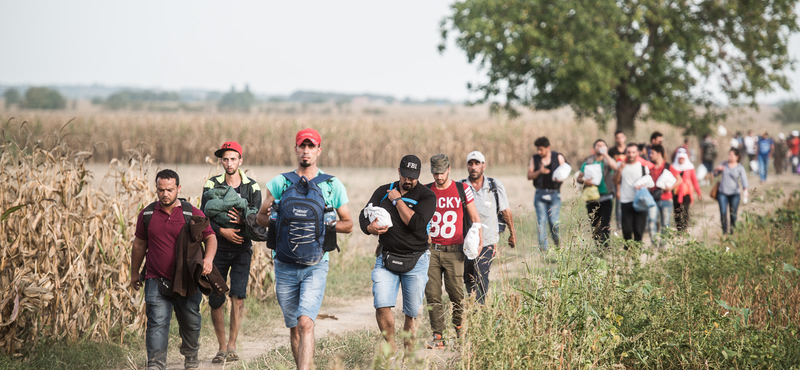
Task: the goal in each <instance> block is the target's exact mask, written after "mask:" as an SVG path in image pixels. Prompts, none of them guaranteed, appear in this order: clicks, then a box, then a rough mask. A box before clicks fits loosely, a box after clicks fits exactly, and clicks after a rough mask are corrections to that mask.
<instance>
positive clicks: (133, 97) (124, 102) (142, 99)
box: [92, 90, 181, 110]
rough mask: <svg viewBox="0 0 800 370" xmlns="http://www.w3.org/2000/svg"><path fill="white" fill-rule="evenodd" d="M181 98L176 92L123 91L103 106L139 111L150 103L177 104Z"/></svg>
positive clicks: (112, 95)
mask: <svg viewBox="0 0 800 370" xmlns="http://www.w3.org/2000/svg"><path fill="white" fill-rule="evenodd" d="M180 100H181V97H180V96H179V95H178V93H176V92H155V91H151V90H144V91H131V90H123V91H120V92H118V93H114V94H111V96H109V97H108V99H106V100H105V101H103V102H102V104H103V105H104V106H105V107H106V108H107V109H111V110H119V109H134V110H138V109H141V108H142V107H144V104H145V103H148V102H176V101H180ZM92 102H93V103H95V104H96V103H100V102H101V100H99V99H93V100H92Z"/></svg>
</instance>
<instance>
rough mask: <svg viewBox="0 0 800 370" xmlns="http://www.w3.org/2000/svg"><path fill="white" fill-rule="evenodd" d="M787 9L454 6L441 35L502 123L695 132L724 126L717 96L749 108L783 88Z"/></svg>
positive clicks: (638, 1)
mask: <svg viewBox="0 0 800 370" xmlns="http://www.w3.org/2000/svg"><path fill="white" fill-rule="evenodd" d="M796 2H797V0H764V1H750V0H730V1H679V0H675V1H670V0H617V1H609V0H601V1H584V0H559V1H550V0H547V1H545V0H522V1H513V0H461V1H457V2H456V3H455V4H454V5H452V14H451V15H449V16H448V17H446V18H445V19H443V20H442V24H441V31H442V39H443V41H444V42H446V41H447V38H448V33H449V32H452V33H453V34H455V42H456V45H457V46H458V47H459V48H461V49H463V50H464V51H465V52H466V54H467V58H468V60H469V61H470V63H473V62H476V63H477V64H478V65H479V66H480V68H482V69H483V70H485V71H486V76H487V77H488V81H486V82H485V83H481V84H478V85H477V86H472V85H468V88H469V89H470V90H472V91H474V92H479V93H481V96H482V97H481V98H479V99H477V100H476V101H475V102H474V103H485V102H491V103H492V108H493V109H494V110H500V109H504V110H506V111H508V112H510V113H511V114H512V115H513V114H515V113H516V111H515V110H514V106H515V105H517V104H521V105H522V106H526V107H530V108H532V109H535V110H549V109H557V108H560V107H563V106H567V105H569V106H570V107H572V108H573V110H574V111H575V113H576V115H577V116H578V117H579V118H582V117H592V118H594V119H596V120H597V121H598V122H600V124H601V125H602V126H603V127H605V125H606V122H607V121H608V120H609V119H611V118H612V117H615V116H616V121H617V128H618V129H621V130H624V131H626V132H632V131H633V130H634V128H635V126H634V122H635V120H636V119H637V118H644V119H654V120H658V121H663V122H667V123H670V124H672V125H675V126H678V127H683V128H684V129H685V130H686V132H687V133H700V132H703V131H706V130H708V126H709V125H710V124H711V123H713V122H716V121H717V120H718V119H719V118H721V117H722V116H723V113H724V111H723V110H721V109H720V108H718V107H719V105H717V104H715V99H714V97H713V94H714V93H715V92H717V91H720V92H721V93H722V94H723V95H724V96H725V98H726V99H727V101H728V104H730V105H731V106H742V105H750V106H753V107H757V106H756V101H755V98H756V95H757V94H758V93H763V92H771V91H774V89H775V88H776V87H780V88H783V89H789V83H788V80H787V78H786V74H785V71H784V70H785V69H787V68H793V65H794V62H795V61H794V60H793V59H792V58H791V57H790V56H789V55H788V53H787V44H788V40H789V36H790V35H791V34H792V33H794V32H797V31H798V24H797V17H796V14H795V12H794V7H795V4H796ZM443 49H444V43H443V44H442V46H440V50H443ZM497 98H500V99H497ZM498 100H499V101H498ZM502 101H504V102H502ZM642 108H645V109H642Z"/></svg>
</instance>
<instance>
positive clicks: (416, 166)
mask: <svg viewBox="0 0 800 370" xmlns="http://www.w3.org/2000/svg"><path fill="white" fill-rule="evenodd" d="M421 169H422V162H421V161H420V160H419V158H417V156H415V155H413V154H409V155H407V156H405V157H403V159H401V160H400V176H403V177H410V178H412V179H418V178H419V173H420V170H421Z"/></svg>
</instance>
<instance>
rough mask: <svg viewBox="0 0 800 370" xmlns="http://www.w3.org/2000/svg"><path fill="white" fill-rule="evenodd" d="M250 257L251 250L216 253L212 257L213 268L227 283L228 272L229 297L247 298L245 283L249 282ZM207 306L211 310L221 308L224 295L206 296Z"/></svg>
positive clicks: (251, 255)
mask: <svg viewBox="0 0 800 370" xmlns="http://www.w3.org/2000/svg"><path fill="white" fill-rule="evenodd" d="M252 257H253V250H252V249H251V248H247V249H240V250H231V251H217V254H216V255H214V266H216V267H217V270H219V273H220V274H222V278H223V279H225V282H228V271H229V270H230V275H231V283H230V284H228V285H229V286H230V288H231V290H230V291H229V292H228V295H229V296H231V297H235V298H239V299H245V298H247V282H248V281H249V280H250V260H251V258H252ZM208 304H209V305H210V306H211V308H220V307H222V305H223V304H225V295H216V294H214V293H212V294H211V295H210V296H208Z"/></svg>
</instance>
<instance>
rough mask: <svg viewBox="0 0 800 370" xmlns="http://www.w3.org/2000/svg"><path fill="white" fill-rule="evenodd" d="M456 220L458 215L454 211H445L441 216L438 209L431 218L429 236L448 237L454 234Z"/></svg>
mask: <svg viewBox="0 0 800 370" xmlns="http://www.w3.org/2000/svg"><path fill="white" fill-rule="evenodd" d="M456 221H458V215H457V214H456V212H455V211H447V212H445V213H444V216H442V214H441V213H439V212H438V211H437V212H435V213H434V214H433V218H432V219H431V238H435V237H437V236H440V234H441V237H443V238H446V239H450V238H452V237H453V235H455V234H456Z"/></svg>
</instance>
